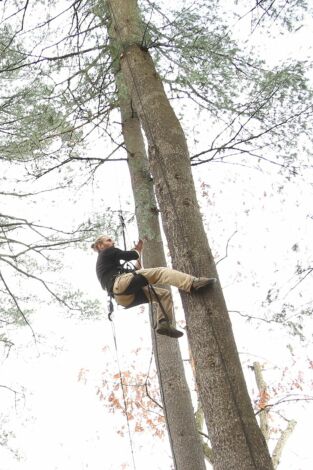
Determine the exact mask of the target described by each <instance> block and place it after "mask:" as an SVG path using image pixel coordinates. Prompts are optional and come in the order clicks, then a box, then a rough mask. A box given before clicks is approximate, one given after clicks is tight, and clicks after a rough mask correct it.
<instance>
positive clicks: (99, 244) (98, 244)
mask: <svg viewBox="0 0 313 470" xmlns="http://www.w3.org/2000/svg"><path fill="white" fill-rule="evenodd" d="M111 246H114V241H113V239H112V238H111V237H109V236H108V235H100V237H98V238H97V239H96V240H95V241H94V243H93V244H92V245H91V248H92V249H93V250H94V251H97V252H99V251H102V250H106V249H107V248H110V247H111Z"/></svg>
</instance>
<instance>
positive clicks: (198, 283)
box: [191, 277, 217, 290]
mask: <svg viewBox="0 0 313 470" xmlns="http://www.w3.org/2000/svg"><path fill="white" fill-rule="evenodd" d="M216 282H217V279H216V278H215V277H195V278H194V280H193V282H192V285H191V290H199V289H202V288H203V287H210V286H213V285H214V284H215V283H216Z"/></svg>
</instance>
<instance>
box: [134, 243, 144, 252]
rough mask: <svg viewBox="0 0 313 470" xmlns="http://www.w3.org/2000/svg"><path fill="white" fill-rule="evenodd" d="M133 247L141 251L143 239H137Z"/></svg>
mask: <svg viewBox="0 0 313 470" xmlns="http://www.w3.org/2000/svg"><path fill="white" fill-rule="evenodd" d="M134 249H135V250H136V251H138V252H139V253H141V252H142V249H143V240H138V242H137V243H136V244H135V247H134Z"/></svg>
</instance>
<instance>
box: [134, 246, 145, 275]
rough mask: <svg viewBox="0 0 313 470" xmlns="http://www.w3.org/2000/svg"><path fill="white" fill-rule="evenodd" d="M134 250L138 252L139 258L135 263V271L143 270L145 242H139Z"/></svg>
mask: <svg viewBox="0 0 313 470" xmlns="http://www.w3.org/2000/svg"><path fill="white" fill-rule="evenodd" d="M134 250H135V251H137V253H138V256H139V258H138V259H137V260H136V262H135V263H134V266H135V269H141V268H142V259H141V252H142V250H143V240H140V239H139V240H138V242H137V243H136V244H135V246H134Z"/></svg>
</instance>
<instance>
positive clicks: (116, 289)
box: [113, 268, 194, 322]
mask: <svg viewBox="0 0 313 470" xmlns="http://www.w3.org/2000/svg"><path fill="white" fill-rule="evenodd" d="M136 273H138V274H141V275H142V276H144V277H145V278H146V279H147V281H148V282H149V284H153V288H154V290H155V291H156V293H157V295H158V297H159V299H160V301H161V303H162V306H163V308H164V310H165V311H166V313H167V315H168V318H169V321H170V322H172V320H173V303H172V296H171V293H170V292H169V291H168V290H167V289H162V288H161V287H155V284H169V285H171V286H174V287H177V288H178V289H181V290H183V291H186V292H190V289H191V285H192V281H193V279H194V277H193V276H190V274H185V273H182V272H180V271H175V270H174V269H170V268H150V269H138V270H137V271H136ZM133 278H134V276H133V274H132V273H125V274H122V275H121V276H118V277H117V278H116V280H115V282H114V286H113V293H114V294H123V292H125V290H126V289H127V287H128V286H129V284H130V282H131V280H132V279H133ZM143 290H144V292H145V294H146V297H147V299H148V300H150V296H149V290H148V287H143ZM151 294H152V301H153V302H154V303H157V306H158V308H157V320H160V319H161V318H162V317H164V314H163V312H162V310H161V308H160V306H159V304H158V302H157V299H156V298H155V296H154V294H153V292H151ZM134 299H135V295H134V294H130V295H116V296H115V301H116V303H117V304H119V305H122V306H123V307H128V305H130V304H131V303H132V302H133V301H134Z"/></svg>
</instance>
